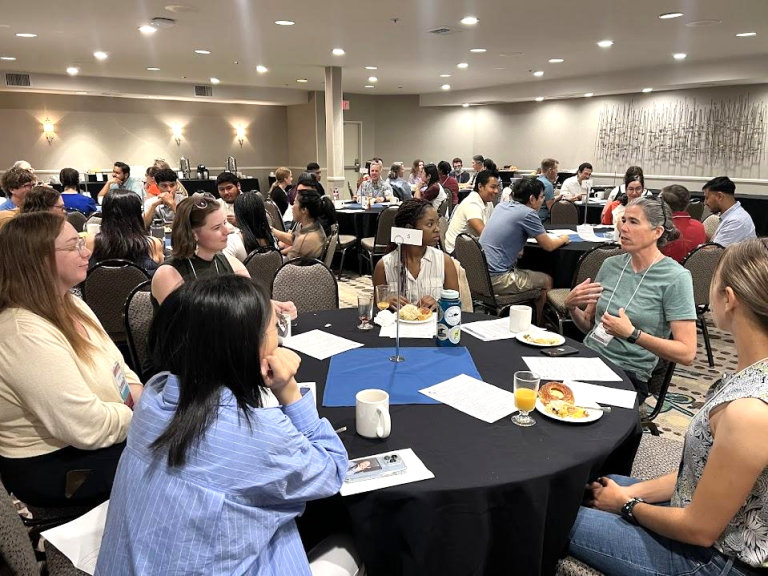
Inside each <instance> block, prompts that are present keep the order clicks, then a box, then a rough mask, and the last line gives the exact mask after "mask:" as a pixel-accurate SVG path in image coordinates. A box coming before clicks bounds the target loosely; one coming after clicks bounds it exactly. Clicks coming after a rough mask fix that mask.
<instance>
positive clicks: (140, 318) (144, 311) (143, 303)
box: [123, 280, 154, 382]
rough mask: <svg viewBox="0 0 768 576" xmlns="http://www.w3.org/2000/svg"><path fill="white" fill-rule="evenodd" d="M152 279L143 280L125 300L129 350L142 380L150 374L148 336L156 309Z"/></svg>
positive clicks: (134, 367) (126, 332)
mask: <svg viewBox="0 0 768 576" xmlns="http://www.w3.org/2000/svg"><path fill="white" fill-rule="evenodd" d="M151 287H152V281H151V280H147V281H146V282H142V283H141V284H139V285H138V286H136V288H134V289H133V291H131V293H130V294H129V295H128V298H127V299H126V301H125V311H124V312H123V322H124V324H125V334H126V337H127V338H128V352H129V354H130V356H131V363H132V364H133V370H134V371H135V372H136V374H138V376H139V379H140V380H141V381H142V382H146V381H147V379H148V378H149V376H151V374H148V373H147V372H148V368H149V354H148V353H147V336H148V334H149V327H150V326H151V325H152V317H153V315H154V311H153V309H152V298H151V292H150V290H151Z"/></svg>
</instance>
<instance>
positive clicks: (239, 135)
mask: <svg viewBox="0 0 768 576" xmlns="http://www.w3.org/2000/svg"><path fill="white" fill-rule="evenodd" d="M243 140H245V128H243V127H242V126H238V127H237V141H238V142H240V148H242V147H243Z"/></svg>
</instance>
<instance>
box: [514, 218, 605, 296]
mask: <svg viewBox="0 0 768 576" xmlns="http://www.w3.org/2000/svg"><path fill="white" fill-rule="evenodd" d="M545 228H546V229H547V230H565V229H569V230H573V231H574V232H575V231H576V226H567V225H559V226H550V225H547V226H545ZM595 230H596V231H597V232H601V231H607V230H608V228H607V227H605V228H602V227H600V226H598V227H596V228H595ZM599 245H600V244H598V243H597V242H569V243H568V244H566V245H565V246H563V247H561V248H558V249H557V250H553V251H552V252H547V251H546V250H544V249H543V248H542V247H541V246H539V245H538V244H526V245H525V250H524V251H523V256H522V258H520V259H519V260H518V261H517V265H516V266H517V267H518V268H522V269H524V270H536V271H537V272H544V273H546V274H549V275H550V276H552V283H553V285H554V287H555V288H570V287H571V284H572V282H573V275H574V274H575V273H576V267H577V265H578V263H579V258H581V257H582V256H583V255H584V254H585V253H586V252H588V251H589V250H591V249H592V248H594V247H595V246H599Z"/></svg>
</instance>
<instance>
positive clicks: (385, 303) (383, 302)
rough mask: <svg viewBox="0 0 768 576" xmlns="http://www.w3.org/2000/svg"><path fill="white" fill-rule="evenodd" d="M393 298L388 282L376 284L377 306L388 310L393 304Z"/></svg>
mask: <svg viewBox="0 0 768 576" xmlns="http://www.w3.org/2000/svg"><path fill="white" fill-rule="evenodd" d="M392 298H393V296H392V295H391V294H390V292H389V286H388V285H387V284H379V285H378V286H376V307H377V308H378V309H379V310H388V309H389V307H390V306H391V305H392Z"/></svg>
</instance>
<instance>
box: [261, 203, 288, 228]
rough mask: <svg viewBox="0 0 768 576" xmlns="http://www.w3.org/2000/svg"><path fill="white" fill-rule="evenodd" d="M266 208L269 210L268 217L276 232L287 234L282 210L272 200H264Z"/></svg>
mask: <svg viewBox="0 0 768 576" xmlns="http://www.w3.org/2000/svg"><path fill="white" fill-rule="evenodd" d="M264 208H266V209H267V216H268V217H269V221H270V223H271V224H272V227H273V228H274V229H275V230H279V231H280V232H285V223H284V222H283V215H282V214H280V208H278V207H277V204H275V203H274V202H272V200H269V199H267V200H264Z"/></svg>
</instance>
